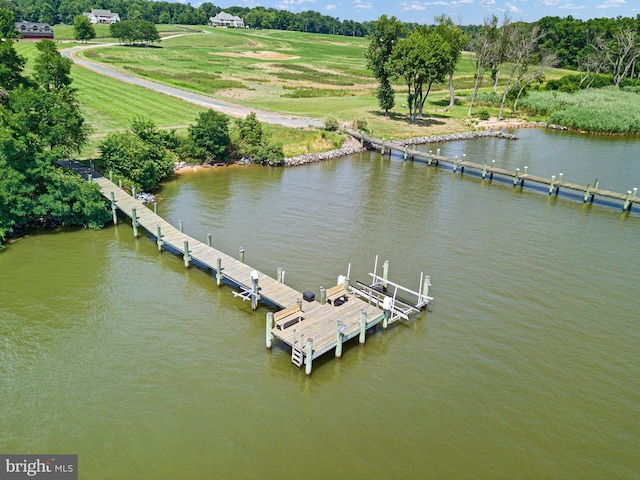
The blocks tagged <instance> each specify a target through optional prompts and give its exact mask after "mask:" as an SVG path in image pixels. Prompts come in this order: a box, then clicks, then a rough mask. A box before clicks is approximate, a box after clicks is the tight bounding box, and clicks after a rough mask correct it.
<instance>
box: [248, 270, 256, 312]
mask: <svg viewBox="0 0 640 480" xmlns="http://www.w3.org/2000/svg"><path fill="white" fill-rule="evenodd" d="M249 276H250V277H251V310H255V309H256V308H258V271H257V270H252V271H251V274H250V275H249Z"/></svg>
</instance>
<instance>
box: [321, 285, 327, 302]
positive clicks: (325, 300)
mask: <svg viewBox="0 0 640 480" xmlns="http://www.w3.org/2000/svg"><path fill="white" fill-rule="evenodd" d="M325 303H327V291H326V290H325V288H324V287H323V286H322V285H320V305H324V304H325Z"/></svg>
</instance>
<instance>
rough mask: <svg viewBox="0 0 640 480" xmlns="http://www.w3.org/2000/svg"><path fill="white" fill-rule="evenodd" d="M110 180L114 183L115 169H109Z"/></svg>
mask: <svg viewBox="0 0 640 480" xmlns="http://www.w3.org/2000/svg"><path fill="white" fill-rule="evenodd" d="M109 181H110V182H111V183H113V170H109Z"/></svg>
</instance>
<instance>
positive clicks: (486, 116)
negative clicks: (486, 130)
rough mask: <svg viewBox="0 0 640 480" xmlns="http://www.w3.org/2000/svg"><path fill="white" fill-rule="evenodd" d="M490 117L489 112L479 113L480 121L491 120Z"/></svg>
mask: <svg viewBox="0 0 640 480" xmlns="http://www.w3.org/2000/svg"><path fill="white" fill-rule="evenodd" d="M489 117H490V115H489V111H488V110H480V112H478V118H480V120H489Z"/></svg>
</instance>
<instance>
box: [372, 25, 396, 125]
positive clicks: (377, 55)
mask: <svg viewBox="0 0 640 480" xmlns="http://www.w3.org/2000/svg"><path fill="white" fill-rule="evenodd" d="M405 33H406V32H405V27H404V24H403V23H402V22H400V21H399V20H398V19H396V17H391V18H388V17H387V16H386V15H382V16H381V17H380V18H379V19H378V20H376V21H374V22H371V32H370V33H369V35H367V39H368V40H369V46H368V48H367V51H366V53H365V57H366V59H367V68H368V69H369V70H371V72H372V73H373V76H374V77H375V78H377V79H378V81H379V86H378V92H377V96H378V104H379V105H380V108H382V109H383V110H384V111H385V116H386V117H388V116H389V110H390V109H391V108H393V107H394V105H395V94H394V92H393V88H392V86H391V81H390V77H391V75H392V72H390V71H389V59H390V58H391V54H392V52H393V47H394V45H396V43H397V42H398V41H399V40H400V38H401V37H402V36H403V35H405Z"/></svg>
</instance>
